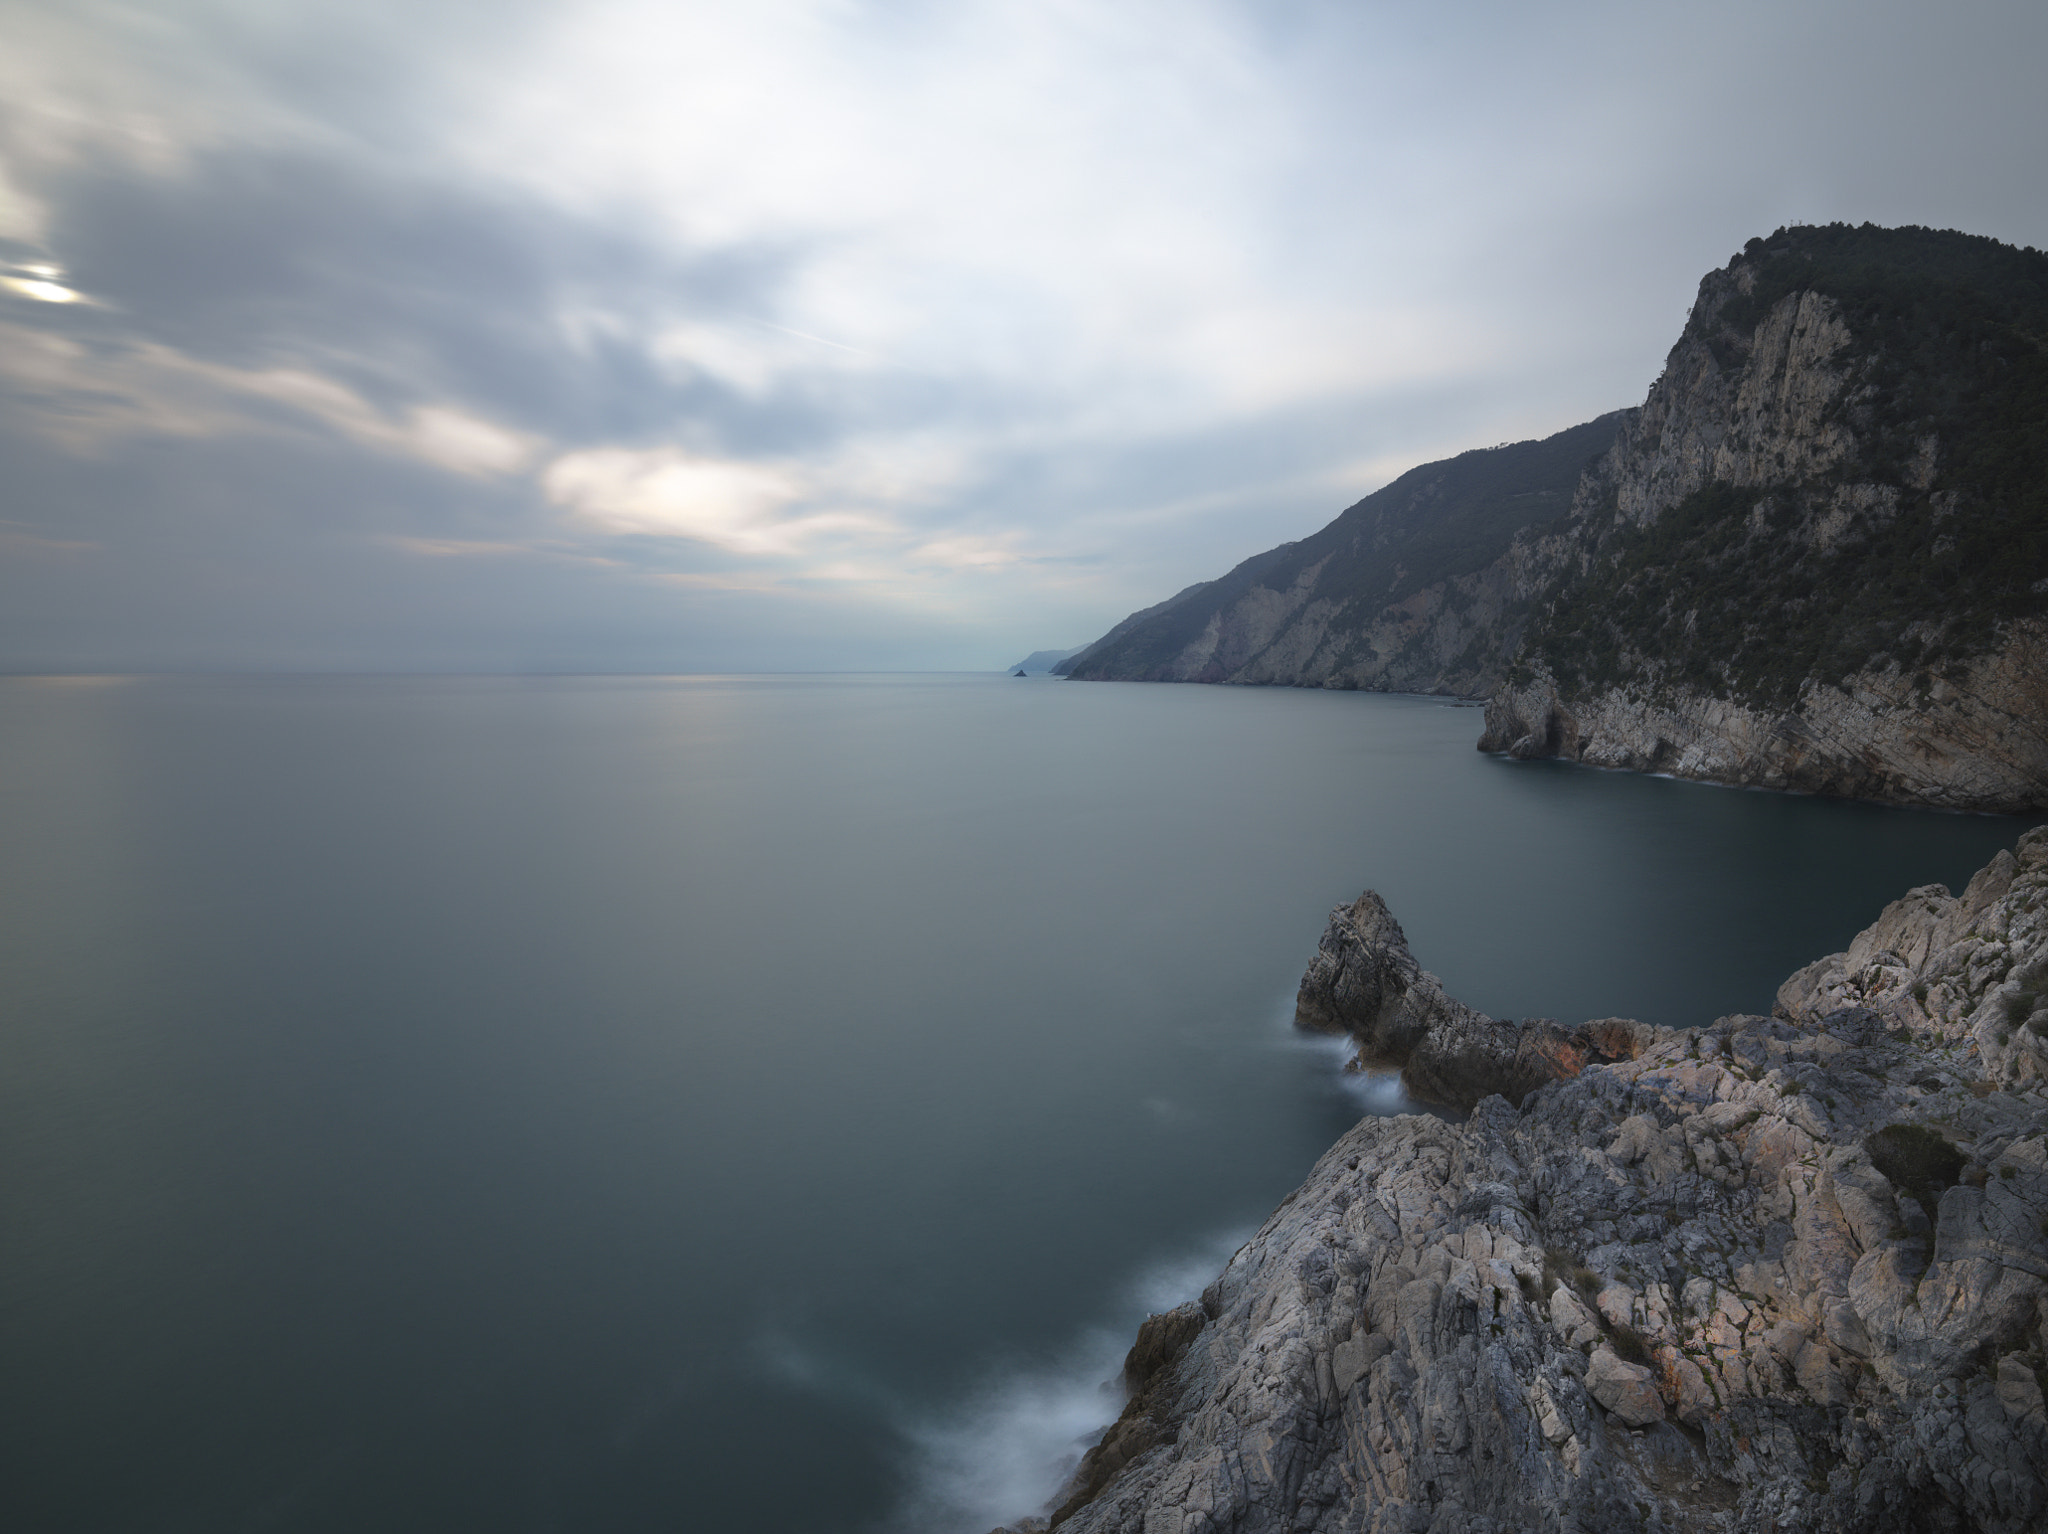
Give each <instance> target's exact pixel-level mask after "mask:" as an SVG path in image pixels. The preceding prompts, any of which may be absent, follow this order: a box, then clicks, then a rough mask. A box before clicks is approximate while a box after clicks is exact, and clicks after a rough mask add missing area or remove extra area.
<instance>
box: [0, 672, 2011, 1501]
mask: <svg viewBox="0 0 2048 1534" xmlns="http://www.w3.org/2000/svg"><path fill="white" fill-rule="evenodd" d="M1478 728H1479V716H1478V714H1477V713H1476V712H1474V711H1473V710H1470V709H1467V708H1457V707H1449V706H1445V705H1442V704H1438V703H1434V702H1429V701H1423V700H1414V699H1402V698H1385V697H1373V696H1369V695H1360V694H1336V693H1318V692H1289V691H1249V690H1238V689H1220V688H1201V687H1144V686H1108V685H1094V684H1081V683H1057V682H1050V681H1034V682H1024V681H1016V680H1013V679H1010V678H1007V677H974V676H925V677H906V676H890V677H766V678H676V679H583V678H578V679H504V678H496V679H450V678H435V679H397V680H394V679H376V680H351V679H319V680H305V679H292V680H280V679H181V680H168V679H166V680H137V681H98V682H83V681H68V682H57V681H34V680H22V679H17V680H9V681H5V682H0V902H4V919H0V1007H4V1011H0V1463H4V1469H0V1474H4V1487H5V1489H4V1492H0V1496H4V1499H5V1503H6V1506H7V1507H8V1509H9V1513H8V1522H9V1524H10V1526H12V1527H16V1528H22V1529H37V1530H81V1531H83V1530H90V1531H93V1534H125V1531H137V1534H140V1531H144V1530H147V1531H151V1534H166V1531H186V1530H190V1531H202V1530H203V1531H206V1534H222V1531H236V1530H272V1529H276V1530H322V1531H325V1530H333V1531H349V1534H355V1531H360V1530H364V1529H371V1528H375V1529H379V1530H393V1531H410V1530H419V1531H428V1530H432V1531H445V1530H448V1529H454V1528H474V1529H491V1530H509V1531H517V1530H575V1531H590V1530H603V1531H611V1530H619V1531H627V1530H664V1531H673V1530H707V1531H709V1530H719V1531H724V1530H739V1529H744V1530H748V1531H758V1534H782V1531H787V1534H831V1531H849V1534H851V1531H866V1530H873V1529H882V1528H887V1529H894V1530H914V1531H929V1534H940V1531H959V1534H981V1531H983V1530H986V1529H987V1528H989V1527H990V1526H991V1525H992V1524H993V1523H995V1522H996V1521H998V1520H999V1519H1003V1518H1009V1517H1015V1516H1018V1515H1020V1514H1022V1513H1025V1512H1029V1511H1032V1510H1033V1509H1034V1506H1035V1504H1036V1503H1037V1502H1038V1501H1039V1500H1040V1499H1042V1498H1043V1497H1044V1496H1045V1495H1046V1494H1047V1493H1048V1492H1049V1491H1050V1490H1051V1489H1052V1487H1051V1478H1052V1477H1053V1476H1054V1475H1055V1474H1056V1470H1055V1468H1054V1466H1055V1464H1056V1462H1057V1460H1058V1459H1059V1457H1060V1456H1061V1455H1062V1454H1066V1453H1070V1452H1071V1450H1072V1447H1073V1443H1074V1440H1075V1438H1076V1435H1078V1434H1080V1433H1082V1432H1083V1431H1085V1430H1086V1429H1087V1428H1089V1427H1090V1426H1091V1425H1093V1424H1096V1423H1099V1422H1100V1421H1101V1420H1102V1418H1103V1417H1104V1416H1105V1415H1106V1414H1107V1413H1109V1412H1112V1411H1113V1410H1114V1406H1115V1403H1114V1402H1113V1401H1110V1400H1108V1399H1107V1398H1106V1397H1104V1396H1103V1395H1102V1394H1101V1393H1100V1392H1099V1391H1097V1390H1096V1389H1095V1386H1096V1384H1097V1382H1099V1381H1100V1380H1102V1379H1103V1378H1105V1377H1106V1376H1107V1375H1108V1374H1110V1373H1111V1372H1112V1371H1113V1369H1114V1368H1115V1364H1116V1361H1117V1359H1118V1358H1119V1357H1120V1355H1121V1351H1122V1349H1123V1347H1124V1346H1125V1345H1126V1344H1127V1342H1128V1338H1129V1329H1130V1327H1131V1326H1132V1325H1133V1324H1134V1323H1135V1321H1136V1319H1137V1318H1138V1317H1139V1316H1141V1315H1142V1314H1143V1313H1144V1312H1145V1310H1147V1309H1148V1308H1150V1309H1156V1308H1159V1307H1161V1306H1163V1305H1165V1304H1169V1303H1173V1302H1174V1301H1176V1300H1178V1299H1180V1298H1182V1297H1184V1296H1185V1295H1187V1294H1189V1293H1192V1292H1194V1291H1195V1290H1196V1289H1198V1288H1199V1287H1200V1285H1201V1284H1202V1283H1203V1282H1205V1281H1206V1280H1207V1278H1208V1277H1209V1276H1211V1274H1212V1273H1213V1271H1214V1269H1215V1268H1216V1267H1217V1266H1218V1265H1219V1264H1220V1262H1221V1260H1222V1258H1223V1257H1224V1256H1225V1255H1226V1254H1227V1253H1228V1251H1229V1249H1230V1248H1231V1246H1232V1245H1233V1244H1234V1243H1235V1242H1236V1241H1237V1240H1239V1239H1241V1238H1242V1237H1243V1235H1244V1234H1246V1233H1247V1232H1248V1231H1249V1230H1250V1229H1251V1228H1252V1227H1253V1226H1254V1225H1255V1224H1256V1223H1257V1222H1258V1220H1259V1219H1260V1218H1261V1217H1262V1216H1263V1215H1264V1214H1265V1213H1266V1212H1267V1210H1268V1209H1270V1207H1271V1206H1272V1205H1273V1204H1274V1203H1275V1202H1276V1201H1277V1200H1278V1199H1279V1198H1280V1197H1281V1196H1282V1195H1284V1194H1285V1193H1286V1191H1287V1190H1288V1189H1289V1188H1291V1187H1292V1186H1293V1185H1294V1183H1295V1182H1296V1181H1298V1180H1299V1178H1300V1177H1301V1175H1302V1174H1303V1173H1304V1172H1305V1171H1306V1169H1307V1168H1308V1166H1309V1165H1310V1164H1311V1162H1312V1161H1313V1160H1314V1159H1315V1157H1316V1156H1317V1154H1318V1153H1319V1152H1321V1151H1322V1150H1323V1149H1324V1148H1325V1147H1326V1146H1327V1145H1328V1144H1329V1142H1330V1141H1331V1139H1332V1138H1333V1137H1334V1136H1335V1135H1336V1134H1337V1133H1338V1132H1340V1131H1341V1130H1342V1129H1343V1128H1344V1126H1345V1125H1346V1124H1348V1123H1349V1122H1351V1121H1352V1120H1354V1119H1355V1118H1356V1117H1357V1115H1358V1114H1359V1113H1360V1112H1361V1111H1370V1110H1372V1109H1374V1108H1378V1109H1382V1110H1384V1109H1387V1108H1389V1107H1391V1106H1395V1105H1394V1104H1393V1103H1392V1102H1391V1100H1388V1099H1385V1098H1382V1099H1381V1100H1379V1101H1378V1102H1374V1101H1373V1100H1372V1099H1371V1097H1370V1094H1369V1093H1368V1094H1366V1095H1354V1093H1353V1092H1352V1091H1351V1090H1349V1089H1347V1087H1346V1086H1345V1084H1344V1083H1343V1082H1341V1081H1340V1080H1339V1078H1338V1076H1337V1074H1336V1073H1335V1071H1334V1070H1333V1069H1332V1065H1333V1061H1334V1057H1333V1055H1332V1054H1331V1053H1330V1050H1329V1048H1328V1047H1327V1046H1322V1045H1309V1044H1305V1043H1303V1042H1301V1041H1299V1040H1297V1039H1295V1038H1294V1037H1292V1036H1291V1035H1290V1033H1289V1031H1288V1029H1287V1026H1286V1024H1287V1018H1288V1016H1289V1013H1290V1011H1291V997H1292V991H1293V986H1294V983H1295V981H1296V979H1297V978H1298V976H1299V974H1300V972H1301V969H1302V966H1303V965H1304V963H1305V962H1306V961H1307V959H1308V957H1309V956H1310V954H1311V953H1312V952H1313V951H1314V948H1315V944H1316V939H1317V937H1318V935H1319V934H1320V932H1321V930H1322V926H1323V922H1324V919H1325V917H1326V915H1327V913H1328V911H1329V909H1330V907H1331V906H1332V905H1334V904H1336V903H1338V902H1339V901H1343V900H1348V899H1350V898H1351V897H1353V896H1355V895H1356V894H1357V893H1358V891H1359V890H1360V889H1361V888H1362V887H1364V886H1367V885H1371V886H1374V887H1376V888H1378V889H1379V890H1380V891H1381V892H1382V893H1384V894H1385V895H1386V896H1387V898H1388V899H1389V900H1390V902H1391V903H1392V905H1393V907H1394V910H1395V911H1396V913H1397V914H1398V915H1399V916H1400V917H1401V919H1402V921H1403V922H1404V924H1405V925H1406V927H1407V930H1408V933H1409V936H1410V939H1411V941H1412V942H1413V944H1414V946H1415V949H1416V952H1417V954H1418V956H1419V957H1420V958H1421V960H1422V962H1423V963H1424V964H1425V965H1427V966H1429V967H1430V968H1433V969H1435V970H1436V971H1437V972H1438V973H1440V974H1441V975H1442V976H1443V977H1444V979H1445V980H1446V982H1447V983H1448V985H1449V986H1450V988H1451V990H1452V991H1453V993H1454V994H1456V995H1458V996H1460V997H1462V998H1463V999H1464V1000H1466V1001H1468V1002H1471V1003H1473V1004H1474V1005H1477V1006H1480V1007H1483V1008H1485V1009H1488V1010H1490V1011H1493V1012H1496V1013H1504V1014H1509V1015H1514V1016H1524V1015H1530V1014H1548V1015H1555V1016H1559V1017H1564V1018H1570V1019H1576V1018H1580V1017H1586V1016H1597V1015H1606V1014H1616V1013H1622V1014H1633V1015H1636V1016H1640V1017H1646V1018H1650V1019H1653V1020H1656V1021H1660V1022H1668V1023H1698V1022H1703V1021H1706V1020H1708V1019H1711V1018H1712V1017H1714V1016H1716V1015H1717V1014H1720V1013H1723V1012H1728V1011H1734V1010H1742V1009H1766V1008H1768V1006H1769V1004H1770V1000H1771V996H1772V993H1773V991H1774V990H1775V987H1776V985H1777V983H1778V981H1779V980H1780V979H1782V978H1783V976H1784V975H1785V974H1786V973H1788V972H1789V971H1790V970H1791V969H1793V968H1795V967H1796V966H1798V965H1799V964H1802V963H1804V962H1806V961H1807V960H1809V959H1811V958H1813V957H1816V956H1818V955H1819V954H1821V953H1823V952H1826V951H1829V950H1831V949H1834V948H1838V947H1840V946H1841V945H1842V944H1843V943H1844V942H1845V941H1846V940H1847V939H1848V938H1849V937H1850V935H1851V934H1853V933H1854V932H1855V930H1856V929H1857V928H1858V927H1859V926H1861V925H1862V924H1864V923H1866V922H1867V921H1868V920H1869V919H1870V918H1871V917H1872V916H1873V915H1874V914H1875V913H1876V911H1877V910H1878V908H1879V907H1880V906H1881V905H1882V904H1883V903H1884V902H1885V901H1886V900H1888V899H1890V898H1892V897H1894V896H1895V895H1897V894H1899V893H1901V892H1903V891H1904V890H1905V889H1906V888H1907V887H1909V886H1911V885H1914V884H1920V883H1925V882H1928V881H1932V880H1943V881H1946V882H1948V883H1949V884H1951V885H1959V884H1960V883H1961V881H1963V880H1964V879H1966V878H1967V877H1968V875H1969V873H1970V872H1971V871H1972V870H1973V869H1974V868H1976V867H1977V866H1978V865H1979V864H1981V863H1982V862H1983V861H1984V860H1985V859H1986V858H1987V857H1989V856H1990V855H1991V853H1992V852H1993V851H1995V850H1996V849H1997V848H1998V847H2000V846H2003V845H2007V844H2009V843H2010V842H2011V841H2012V839H2013V838H2014V837H2015V836H2016V835H2017V834H2018V832H2019V831H2020V830H2021V829H2023V823H2021V822H2016V821H2006V820H1995V819H1988V818H1981V817H1979V818H1969V817H1960V816H1943V815H1932V814H1916V813H1909V812H1903V811H1895V810H1883V809H1876V808H1872V807H1869V806H1861V805H1849V804H1839V803H1830V802H1824V801H1819V800H1813V799H1796V798H1786V797H1775V796H1770V795H1763V794H1751V793H1739V792H1732V791H1727V790H1721V789H1714V788H1707V787H1701V786H1698V785H1692V784H1683V783H1676V782H1669V781H1662V780H1657V779H1650V778H1637V777H1628V776H1622V775H1612V774H1603V773H1595V772H1589V771H1583V770H1578V769H1572V768H1565V767H1559V766H1556V765H1553V764H1513V763H1508V762H1505V761H1501V760H1497V759H1493V758H1488V757H1483V756H1480V755H1479V754H1478V753H1476V752H1475V751H1474V750H1473V749H1472V742H1473V740H1474V739H1475V737H1476V736H1477V733H1478Z"/></svg>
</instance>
